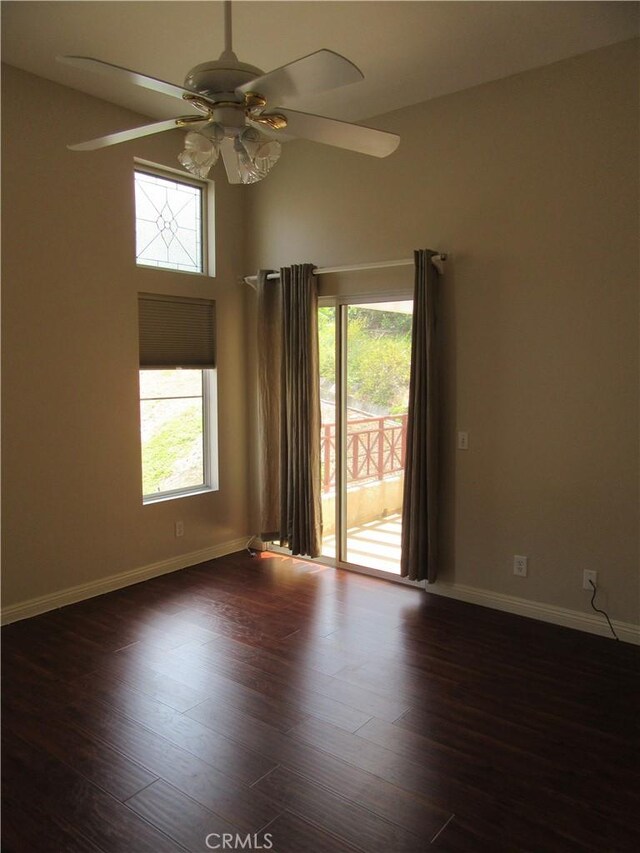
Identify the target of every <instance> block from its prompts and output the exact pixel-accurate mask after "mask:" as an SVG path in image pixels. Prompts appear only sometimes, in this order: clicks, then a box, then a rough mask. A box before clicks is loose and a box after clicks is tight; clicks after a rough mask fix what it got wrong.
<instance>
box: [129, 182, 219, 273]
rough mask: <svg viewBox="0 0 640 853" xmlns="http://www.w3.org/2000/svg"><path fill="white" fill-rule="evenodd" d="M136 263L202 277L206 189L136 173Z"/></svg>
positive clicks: (190, 183)
mask: <svg viewBox="0 0 640 853" xmlns="http://www.w3.org/2000/svg"><path fill="white" fill-rule="evenodd" d="M134 174H135V200H136V262H137V263H138V264H140V265H142V266H150V267H161V268H163V269H171V270H181V271H183V272H192V273H202V272H204V269H205V261H204V257H203V254H204V248H203V247H204V243H205V241H204V239H203V230H204V219H205V210H206V199H205V195H206V186H205V185H204V184H199V183H197V182H196V181H191V180H190V179H188V178H185V179H182V178H177V177H176V178H174V177H173V176H169V175H168V174H167V175H159V174H155V173H153V172H150V171H149V172H148V171H143V170H141V169H136V170H135V173H134Z"/></svg>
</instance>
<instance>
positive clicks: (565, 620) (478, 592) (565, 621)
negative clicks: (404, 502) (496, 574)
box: [426, 581, 640, 645]
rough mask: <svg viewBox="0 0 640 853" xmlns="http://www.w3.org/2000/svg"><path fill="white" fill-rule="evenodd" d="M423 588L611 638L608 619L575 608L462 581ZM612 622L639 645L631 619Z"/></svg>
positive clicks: (637, 631) (621, 635) (639, 631)
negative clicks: (467, 584)
mask: <svg viewBox="0 0 640 853" xmlns="http://www.w3.org/2000/svg"><path fill="white" fill-rule="evenodd" d="M426 590H427V592H433V593H435V594H436V595H444V596H446V597H447V598H455V599H457V600H458V601H466V602H468V603H469V604H480V605H482V606H483V607H492V608H493V609H494V610H504V611H506V612H507V613H513V614H515V615H516V616H528V617H529V618H530V619H539V620H541V621H542V622H552V623H553V624H554V625H562V626H563V627H565V628H574V629H576V630H578V631H586V632H587V633H589V634H599V635H600V636H604V637H611V639H613V636H612V634H611V631H610V629H609V625H608V624H607V620H606V619H605V618H604V616H599V615H598V614H597V613H580V612H579V611H578V610H569V609H568V608H566V607H556V606H555V605H553V604H542V603H541V602H538V601H528V600H527V599H525V598H516V596H514V595H504V594H503V593H500V592H491V591H490V590H485V589H478V588H477V587H473V586H465V585H464V584H450V583H444V582H441V581H436V582H435V583H433V584H428V585H427V587H426ZM611 622H612V624H613V627H614V629H615V632H616V634H617V635H618V637H619V638H620V639H621V640H623V641H624V642H625V643H634V644H636V645H640V625H634V624H633V623H631V622H619V621H617V620H614V619H612V620H611Z"/></svg>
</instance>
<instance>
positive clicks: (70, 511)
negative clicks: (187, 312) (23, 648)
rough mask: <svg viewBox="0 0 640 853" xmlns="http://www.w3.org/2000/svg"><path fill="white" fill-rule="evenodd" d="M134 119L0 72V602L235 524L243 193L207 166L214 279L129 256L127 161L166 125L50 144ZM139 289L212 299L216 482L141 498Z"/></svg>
mask: <svg viewBox="0 0 640 853" xmlns="http://www.w3.org/2000/svg"><path fill="white" fill-rule="evenodd" d="M138 123H144V120H143V119H142V118H141V117H140V116H136V115H134V114H132V113H127V112H126V111H124V110H121V109H119V108H117V107H114V106H112V105H109V104H106V103H104V102H101V101H99V100H96V99H94V98H91V97H88V96H85V95H82V94H80V93H78V92H74V91H72V90H70V89H67V88H65V87H61V86H57V85H55V84H52V83H49V82H46V81H44V80H42V79H40V78H37V77H34V76H31V75H29V74H25V73H23V72H21V71H18V70H16V69H14V68H11V67H4V68H3V141H4V144H3V151H2V155H3V158H2V166H3V174H2V194H3V206H4V215H3V220H2V225H3V235H2V236H3V244H2V249H3V252H2V254H3V257H2V267H3V294H2V295H3V376H2V381H3V492H4V500H3V575H4V582H3V606H4V607H9V606H11V605H13V604H15V603H17V602H21V601H25V600H28V599H31V598H34V597H38V596H42V595H48V594H50V593H53V592H56V591H60V590H64V589H65V588H68V587H72V586H75V585H76V584H84V583H91V582H93V581H96V580H99V579H101V578H105V577H108V576H110V575H113V574H117V573H119V572H124V571H129V570H133V569H137V568H141V567H144V566H148V565H150V564H153V563H156V562H159V561H163V560H168V559H171V558H173V557H177V556H178V555H180V554H183V553H191V552H194V551H199V550H201V549H206V548H209V547H213V546H216V545H220V544H223V543H225V542H228V541H230V540H235V539H237V538H238V537H244V536H247V535H248V527H247V514H246V504H247V469H246V463H245V443H246V442H245V430H246V423H247V417H246V406H245V400H246V394H245V390H244V388H245V384H246V383H245V372H244V371H245V359H244V348H245V325H244V316H243V310H244V308H243V304H244V303H243V293H242V288H241V287H240V286H239V285H238V284H237V277H238V276H239V275H240V273H241V272H242V269H243V201H242V198H243V194H244V193H245V188H244V187H230V186H229V185H228V184H227V182H226V180H225V179H222V180H218V178H220V177H221V174H220V172H219V170H218V167H216V172H215V176H214V177H215V184H216V186H215V189H216V202H217V204H216V207H217V214H218V215H217V219H216V237H217V244H218V251H217V275H216V277H215V279H213V278H208V277H202V276H192V275H184V274H179V273H173V272H170V271H164V270H162V271H161V270H152V269H143V268H137V267H136V266H135V263H134V225H133V182H132V181H133V179H132V167H133V157H134V154H135V155H136V156H138V157H142V158H144V159H147V160H150V161H153V162H157V163H166V164H167V165H170V166H177V163H176V161H175V157H176V152H177V150H178V148H177V137H176V136H174V135H173V134H165V135H164V136H157V137H155V138H154V137H149V138H148V139H146V140H143V141H140V142H138V143H137V144H134V145H120V146H117V147H115V148H111V149H108V150H105V151H102V152H97V153H78V152H70V151H67V150H66V148H65V145H66V144H67V143H70V142H78V141H81V140H83V139H88V138H92V137H94V136H99V135H100V134H102V133H105V132H107V131H109V130H113V129H116V128H124V127H131V126H134V125H136V124H138ZM220 168H222V167H220ZM139 291H156V292H161V293H180V294H186V295H190V296H199V297H210V298H215V299H216V301H217V316H218V332H219V345H218V362H219V369H218V377H219V419H220V458H221V460H223V462H222V464H221V466H220V491H219V492H217V493H215V494H207V495H200V496H197V497H190V498H186V499H183V500H179V501H167V502H164V503H159V504H155V505H150V506H143V505H142V498H141V475H140V432H139V409H138V378H137V357H138V344H137V293H138V292H139ZM178 519H181V520H182V521H183V522H184V530H185V533H184V538H182V539H176V538H175V535H174V522H175V521H176V520H178Z"/></svg>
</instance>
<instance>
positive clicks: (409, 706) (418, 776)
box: [2, 553, 640, 853]
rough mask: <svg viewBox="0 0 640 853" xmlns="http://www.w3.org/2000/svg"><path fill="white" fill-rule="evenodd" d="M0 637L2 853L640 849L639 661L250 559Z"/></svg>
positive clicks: (352, 578) (440, 604) (629, 653)
mask: <svg viewBox="0 0 640 853" xmlns="http://www.w3.org/2000/svg"><path fill="white" fill-rule="evenodd" d="M2 639H3V762H2V772H3V798H4V808H3V828H2V835H3V839H2V850H3V853H23V852H24V851H28V853H40V852H41V851H55V852H56V853H61V851H73V853H75V851H78V853H93V851H96V853H99V851H103V853H115V851H118V853H121V852H122V853H146V851H149V853H162V851H176V850H181V851H182V850H190V851H198V853H202V851H206V850H208V849H220V850H222V849H227V850H230V849H245V850H247V849H253V850H255V849H262V850H268V849H272V850H274V851H278V853H325V851H326V853H339V851H365V853H370V851H371V853H404V851H424V850H427V849H434V851H464V853H473V851H485V850H486V851H492V853H496V851H507V850H508V851H531V853H550V851H586V850H591V851H616V853H620V852H621V851H634V853H635V851H637V850H640V821H639V814H640V785H639V782H640V766H639V762H638V754H639V753H638V741H639V737H638V734H639V732H638V720H639V719H640V717H639V711H640V707H639V701H638V689H639V683H638V674H639V661H640V649H638V648H635V647H633V646H630V645H627V644H624V643H618V642H615V641H613V640H609V639H606V638H600V637H593V636H589V635H586V634H581V633H578V632H574V631H570V630H568V629H562V628H557V627H554V626H551V625H545V624H543V623H539V622H533V621H531V620H526V619H521V618H519V617H515V616H510V615H507V614H503V613H498V612H496V611H491V610H487V609H483V608H479V607H475V606H472V605H466V604H462V603H460V602H455V601H452V600H448V599H444V598H440V597H438V596H436V595H431V594H427V593H425V592H424V591H421V590H416V589H413V588H410V587H403V586H398V585H394V584H390V583H386V582H384V581H380V580H375V579H372V578H367V577H364V576H361V575H356V574H350V573H348V572H344V571H335V570H333V569H324V568H322V567H320V566H317V565H313V564H310V563H305V562H302V561H298V560H291V559H288V558H285V557H281V556H275V555H271V556H266V555H263V556H262V557H261V556H258V557H255V558H251V557H250V556H249V555H248V554H244V553H243V554H237V555H234V556H232V557H225V558H222V559H219V560H214V561H211V562H209V563H204V564H202V565H200V566H196V567H194V568H192V569H187V570H185V571H181V572H176V573H174V574H171V575H165V576H163V577H160V578H156V579H154V580H151V581H148V582H146V583H143V584H138V585H137V586H133V587H129V588H127V589H124V590H120V591H117V592H114V593H111V594H109V595H104V596H101V597H100V598H94V599H91V600H90V601H86V602H83V603H81V604H76V605H73V606H70V607H65V608H63V609H60V610H56V611H53V612H51V613H48V614H45V615H43V616H40V617H37V618H34V619H29V620H26V621H23V622H19V623H15V624H13V625H9V626H7V627H6V628H4V629H3V631H2ZM223 833H229V834H230V835H229V837H228V838H227V839H226V842H227V845H229V844H230V843H231V842H230V839H231V837H232V836H234V837H235V835H236V834H238V835H239V836H240V839H239V841H238V842H234V843H235V845H236V846H235V847H232V846H227V847H226V848H225V847H223V846H222V844H223V842H224V841H225V839H223V837H222V835H223ZM248 835H250V836H251V838H250V843H251V845H252V846H251V847H249V846H248V842H247V836H248ZM207 838H208V843H209V846H208V847H207V841H206V839H207ZM240 842H241V843H242V844H243V845H245V846H243V847H242V846H240ZM216 844H217V845H219V846H218V847H217V848H215V847H214V845H216Z"/></svg>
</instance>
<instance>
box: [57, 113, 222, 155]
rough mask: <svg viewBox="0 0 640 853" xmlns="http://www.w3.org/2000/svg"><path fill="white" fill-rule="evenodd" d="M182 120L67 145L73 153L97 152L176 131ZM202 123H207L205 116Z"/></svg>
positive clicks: (173, 119)
mask: <svg viewBox="0 0 640 853" xmlns="http://www.w3.org/2000/svg"><path fill="white" fill-rule="evenodd" d="M180 121H181V119H176V118H169V119H166V120H165V121H155V122H154V123H153V124H143V125H142V126H141V127H132V128H131V129H130V130H119V131H117V132H116V133H109V134H107V135H106V136H100V137H98V139H90V140H89V141H88V142H79V143H78V144H77V145H67V148H69V149H70V150H71V151H95V150H96V149H98V148H106V147H107V146H108V145H117V144H118V143H119V142H129V141H130V140H131V139H138V137H140V136H151V134H153V133H163V132H164V131H165V130H175V128H176V127H180ZM202 121H203V122H204V121H206V118H205V117H204V116H203V117H202Z"/></svg>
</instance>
